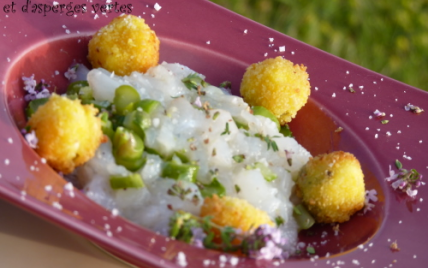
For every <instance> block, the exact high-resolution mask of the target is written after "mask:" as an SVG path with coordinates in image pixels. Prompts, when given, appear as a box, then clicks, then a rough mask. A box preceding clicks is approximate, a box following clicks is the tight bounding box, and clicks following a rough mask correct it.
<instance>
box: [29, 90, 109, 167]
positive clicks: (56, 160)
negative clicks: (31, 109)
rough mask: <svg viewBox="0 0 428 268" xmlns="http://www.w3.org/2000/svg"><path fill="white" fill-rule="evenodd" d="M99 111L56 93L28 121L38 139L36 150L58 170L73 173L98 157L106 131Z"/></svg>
mask: <svg viewBox="0 0 428 268" xmlns="http://www.w3.org/2000/svg"><path fill="white" fill-rule="evenodd" d="M97 112H98V110H97V109H96V108H94V107H93V106H92V105H82V104H81V103H80V100H70V99H68V98H67V97H62V96H59V95H57V94H52V96H51V97H50V98H49V100H48V102H47V103H45V104H44V105H43V106H40V107H39V108H38V109H37V111H36V112H35V113H34V114H33V115H32V116H31V118H30V119H29V121H28V126H29V127H30V131H32V130H34V131H35V133H36V137H37V139H38V142H37V148H36V149H35V150H36V152H37V153H38V154H39V155H40V157H43V158H45V159H46V160H47V163H48V164H49V165H50V166H51V167H53V168H54V169H56V170H58V171H61V172H63V173H64V174H68V173H71V172H72V171H73V170H74V168H75V167H76V166H79V165H82V164H83V163H85V162H86V161H88V160H89V159H91V158H92V157H93V156H94V153H95V151H96V150H97V148H98V146H99V145H100V143H101V140H102V138H103V133H102V130H101V120H100V118H98V117H97V116H96V114H97Z"/></svg>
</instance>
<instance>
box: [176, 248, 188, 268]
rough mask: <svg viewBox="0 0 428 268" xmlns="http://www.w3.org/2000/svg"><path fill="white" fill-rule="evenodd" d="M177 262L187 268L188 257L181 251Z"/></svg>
mask: <svg viewBox="0 0 428 268" xmlns="http://www.w3.org/2000/svg"><path fill="white" fill-rule="evenodd" d="M176 262H177V264H178V265H180V266H181V267H186V266H187V261H186V255H185V254H184V253H183V252H181V251H180V252H178V254H177V258H176Z"/></svg>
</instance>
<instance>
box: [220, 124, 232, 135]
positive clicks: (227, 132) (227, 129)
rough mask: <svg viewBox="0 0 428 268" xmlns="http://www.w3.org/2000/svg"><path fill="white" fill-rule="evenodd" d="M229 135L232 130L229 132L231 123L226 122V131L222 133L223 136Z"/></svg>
mask: <svg viewBox="0 0 428 268" xmlns="http://www.w3.org/2000/svg"><path fill="white" fill-rule="evenodd" d="M225 134H227V135H229V134H230V130H229V123H228V122H226V129H225V130H224V131H223V132H222V133H221V135H225Z"/></svg>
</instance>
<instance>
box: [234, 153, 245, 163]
mask: <svg viewBox="0 0 428 268" xmlns="http://www.w3.org/2000/svg"><path fill="white" fill-rule="evenodd" d="M232 158H233V160H235V162H236V163H241V162H242V161H244V159H245V155H244V154H238V155H234V156H233V157H232Z"/></svg>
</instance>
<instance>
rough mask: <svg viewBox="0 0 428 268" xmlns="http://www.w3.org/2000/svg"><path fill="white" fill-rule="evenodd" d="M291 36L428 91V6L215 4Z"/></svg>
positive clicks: (289, 1) (382, 2)
mask: <svg viewBox="0 0 428 268" xmlns="http://www.w3.org/2000/svg"><path fill="white" fill-rule="evenodd" d="M211 1H212V2H214V3H217V4H219V5H221V6H224V7H226V8H227V9H230V10H232V11H234V12H236V13H239V14H241V15H243V16H245V17H248V18H250V19H252V20H254V21H257V22H259V23H262V24H264V25H266V26H268V27H271V28H273V29H275V30H277V31H280V32H282V33H284V34H286V35H289V36H291V37H293V38H296V39H298V40H300V41H303V42H305V43H307V44H310V45H312V46H315V47H318V48H320V49H322V50H324V51H327V52H329V53H332V54H335V55H337V56H339V57H341V58H344V59H346V60H348V61H351V62H354V63H356V64H358V65H361V66H363V67H365V68H368V69H371V70H373V71H375V72H378V73H381V74H384V75H386V76H389V77H392V78H394V79H396V80H399V81H402V82H404V83H406V84H409V85H412V86H415V87H418V88H421V89H423V90H427V91H428V1H427V0H342V1H339V0H325V1H321V0H211Z"/></svg>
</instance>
